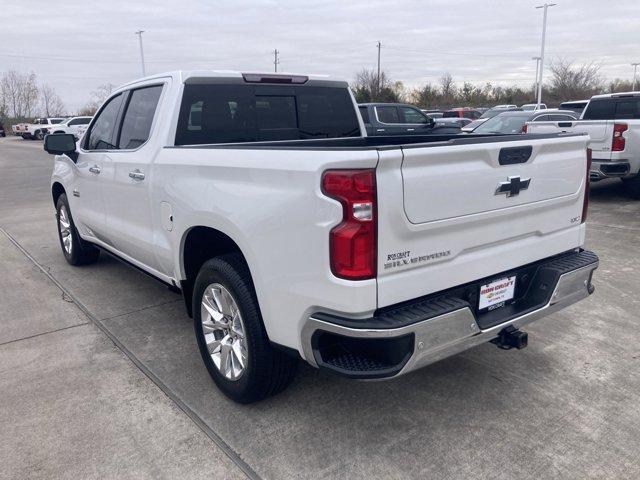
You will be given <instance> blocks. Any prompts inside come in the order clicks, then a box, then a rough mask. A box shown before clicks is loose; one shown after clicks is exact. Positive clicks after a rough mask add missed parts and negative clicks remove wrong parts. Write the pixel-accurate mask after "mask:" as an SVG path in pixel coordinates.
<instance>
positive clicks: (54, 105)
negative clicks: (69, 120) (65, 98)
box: [40, 84, 64, 117]
mask: <svg viewBox="0 0 640 480" xmlns="http://www.w3.org/2000/svg"><path fill="white" fill-rule="evenodd" d="M40 105H41V109H42V113H44V115H45V116H46V117H57V116H60V115H63V114H64V104H63V103H62V100H61V99H60V97H59V96H58V94H57V93H56V91H55V90H54V89H53V88H52V87H51V86H49V85H47V84H44V85H42V87H41V88H40Z"/></svg>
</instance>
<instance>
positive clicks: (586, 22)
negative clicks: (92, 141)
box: [0, 0, 640, 112]
mask: <svg viewBox="0 0 640 480" xmlns="http://www.w3.org/2000/svg"><path fill="white" fill-rule="evenodd" d="M540 3H541V2H540V1H532V0H422V1H418V0H405V1H393V0H351V1H348V0H323V1H322V2H307V1H303V0H298V1H275V0H253V1H242V0H236V1H195V0H180V1H175V0H174V1H160V0H155V1H150V0H148V1H140V0H138V1H132V0H103V1H88V0H54V1H31V0H16V1H10V0H1V1H0V32H2V38H3V42H2V46H1V47H0V72H2V71H6V70H9V69H15V70H19V71H23V72H30V71H32V72H34V73H36V74H37V76H38V79H39V80H40V82H45V83H48V84H50V85H51V86H52V87H54V88H55V89H56V91H57V92H58V94H59V95H60V96H61V97H62V100H63V102H64V103H65V105H66V106H67V109H68V110H69V111H70V112H73V111H74V110H76V109H77V108H79V107H81V106H83V105H84V104H86V103H87V101H88V99H89V94H90V92H91V91H92V90H93V89H95V87H96V86H98V85H100V84H104V83H113V84H116V85H120V84H122V83H125V82H127V81H129V80H132V79H135V78H137V77H140V76H141V68H140V55H139V50H138V38H137V36H135V35H134V32H135V31H136V30H145V33H144V36H143V39H144V53H145V59H146V65H147V73H158V72H162V71H167V70H175V69H194V68H211V69H234V70H242V71H273V50H274V49H275V48H277V49H278V50H279V51H280V52H281V54H280V61H281V63H280V66H279V69H280V70H282V71H290V72H299V73H324V74H331V75H335V76H338V77H343V78H346V79H352V78H353V76H354V74H355V72H357V71H358V70H360V69H362V68H363V67H367V68H373V67H375V64H376V53H377V51H376V42H377V41H378V40H379V41H381V42H382V67H383V69H384V70H385V71H386V72H387V73H388V74H389V76H390V77H391V78H392V79H393V80H402V81H403V82H404V83H405V84H406V85H408V86H415V85H419V84H422V83H425V82H428V81H431V82H436V81H437V79H438V78H439V77H440V76H441V75H442V74H443V73H444V72H446V71H448V72H450V73H451V74H452V75H453V77H454V80H455V81H456V82H458V83H459V84H460V83H461V82H463V81H470V82H476V83H485V82H492V83H495V84H518V85H521V86H528V85H531V84H532V83H533V81H534V76H535V61H533V60H532V59H531V57H532V56H535V55H539V52H540V36H541V30H542V10H536V9H534V7H535V6H536V5H539V4H540ZM556 3H557V4H558V5H557V6H555V7H552V8H550V9H549V21H548V29H547V54H548V56H547V59H548V60H552V59H554V58H559V57H562V58H566V59H568V60H572V61H576V62H591V61H594V62H597V63H599V64H600V65H601V67H602V68H601V74H602V76H603V77H604V78H606V79H612V78H615V77H621V78H627V79H631V77H632V75H633V69H632V67H631V66H630V65H629V64H630V63H631V62H634V61H640V52H639V51H638V50H640V48H639V47H640V1H638V0H616V1H611V0H556Z"/></svg>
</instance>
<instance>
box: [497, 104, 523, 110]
mask: <svg viewBox="0 0 640 480" xmlns="http://www.w3.org/2000/svg"><path fill="white" fill-rule="evenodd" d="M514 108H518V106H517V105H511V104H505V105H496V106H495V107H493V108H492V109H491V110H493V109H496V110H513V109H514Z"/></svg>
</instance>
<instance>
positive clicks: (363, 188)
mask: <svg viewBox="0 0 640 480" xmlns="http://www.w3.org/2000/svg"><path fill="white" fill-rule="evenodd" d="M322 190H323V192H324V193H325V195H327V196H329V197H331V198H335V199H336V200H338V201H339V202H340V203H341V204H342V222H341V223H340V224H338V225H336V226H335V227H334V228H333V229H332V230H331V234H330V239H329V249H330V258H331V271H332V272H333V274H334V275H335V276H336V277H340V278H346V279H348V280H365V279H368V278H374V277H375V276H376V256H377V255H376V250H377V248H376V213H377V212H376V172H375V170H373V169H367V170H327V171H326V172H324V175H323V176H322Z"/></svg>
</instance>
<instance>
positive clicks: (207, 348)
mask: <svg viewBox="0 0 640 480" xmlns="http://www.w3.org/2000/svg"><path fill="white" fill-rule="evenodd" d="M193 319H194V328H195V333H196V338H197V340H198V347H199V349H200V354H201V355H202V359H203V361H204V363H205V365H206V367H207V370H208V371H209V374H210V375H211V377H212V378H213V381H214V382H215V383H216V385H217V386H218V388H219V389H220V390H222V392H223V393H224V394H225V395H227V396H228V397H229V398H231V399H232V400H235V401H236V402H239V403H251V402H256V401H258V400H261V399H263V398H266V397H269V396H271V395H275V394H276V393H278V392H280V391H282V390H283V389H284V388H285V387H287V385H289V383H291V381H292V380H293V377H294V375H295V371H296V366H297V361H296V360H295V359H293V358H291V357H289V356H288V355H286V354H285V353H283V352H281V351H279V350H276V349H274V348H273V347H272V346H271V344H270V343H269V338H268V337H267V332H266V330H265V328H264V325H263V322H262V316H261V314H260V308H259V306H258V301H257V298H256V294H255V291H254V289H253V282H252V281H251V275H250V273H249V269H248V267H247V265H246V263H245V261H244V259H243V258H242V256H241V255H240V254H229V255H223V256H221V257H217V258H214V259H212V260H209V261H207V262H205V263H204V265H203V266H202V268H201V269H200V272H199V273H198V276H197V278H196V281H195V285H194V289H193Z"/></svg>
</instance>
